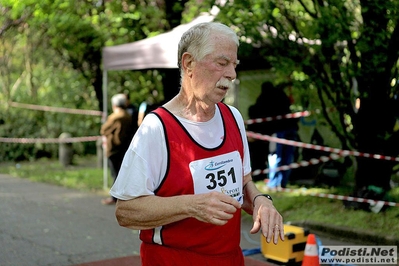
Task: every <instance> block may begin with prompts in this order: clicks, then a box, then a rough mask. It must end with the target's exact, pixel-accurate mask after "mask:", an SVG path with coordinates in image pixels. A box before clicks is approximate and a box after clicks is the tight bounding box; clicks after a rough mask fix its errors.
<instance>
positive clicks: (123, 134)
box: [100, 93, 134, 205]
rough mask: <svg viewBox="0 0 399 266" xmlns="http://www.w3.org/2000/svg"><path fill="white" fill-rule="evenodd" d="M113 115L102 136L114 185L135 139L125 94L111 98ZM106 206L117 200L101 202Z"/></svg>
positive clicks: (110, 116) (110, 198) (109, 117)
mask: <svg viewBox="0 0 399 266" xmlns="http://www.w3.org/2000/svg"><path fill="white" fill-rule="evenodd" d="M111 105H112V113H111V114H110V115H109V116H108V118H107V120H106V121H105V123H104V124H103V125H102V126H101V129H100V134H101V135H102V136H105V138H106V140H107V141H106V156H107V158H108V166H109V168H110V172H111V176H112V179H113V183H115V180H116V178H117V176H118V173H119V170H120V168H121V164H122V160H123V156H124V155H125V152H126V150H127V149H128V147H129V144H130V142H131V140H132V138H133V134H134V126H133V121H132V117H131V115H130V114H129V113H128V112H127V111H126V106H127V98H126V95H125V94H123V93H120V94H116V95H114V96H112V98H111ZM101 203H102V204H104V205H114V204H115V203H116V198H114V197H108V198H105V199H103V200H102V201H101Z"/></svg>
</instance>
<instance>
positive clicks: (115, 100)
mask: <svg viewBox="0 0 399 266" xmlns="http://www.w3.org/2000/svg"><path fill="white" fill-rule="evenodd" d="M126 100H127V99H126V95H125V94H123V93H118V94H115V95H114V96H112V98H111V104H112V106H116V107H121V108H126V104H127V102H126Z"/></svg>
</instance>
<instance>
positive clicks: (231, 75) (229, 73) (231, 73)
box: [224, 64, 237, 80]
mask: <svg viewBox="0 0 399 266" xmlns="http://www.w3.org/2000/svg"><path fill="white" fill-rule="evenodd" d="M224 77H225V78H226V79H228V80H235V79H236V77H237V73H236V68H235V66H234V65H233V64H229V66H228V67H227V70H226V73H225V75H224Z"/></svg>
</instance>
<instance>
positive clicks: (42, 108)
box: [9, 102, 103, 116]
mask: <svg viewBox="0 0 399 266" xmlns="http://www.w3.org/2000/svg"><path fill="white" fill-rule="evenodd" d="M9 105H10V106H12V107H18V108H25V109H31V110H39V111H47V112H58V113H68V114H79V115H94V116H102V115H103V112H101V111H96V110H81V109H72V108H64V107H51V106H44V105H35V104H26V103H17V102H10V103H9Z"/></svg>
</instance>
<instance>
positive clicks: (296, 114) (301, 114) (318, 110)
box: [244, 108, 336, 125]
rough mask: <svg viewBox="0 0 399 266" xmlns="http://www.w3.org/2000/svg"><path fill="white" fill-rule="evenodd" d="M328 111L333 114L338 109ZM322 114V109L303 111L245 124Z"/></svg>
mask: <svg viewBox="0 0 399 266" xmlns="http://www.w3.org/2000/svg"><path fill="white" fill-rule="evenodd" d="M326 110H327V112H331V111H333V110H336V108H327V109H326ZM320 112H321V110H320V109H316V110H314V111H302V112H295V113H291V114H285V115H277V116H270V117H265V118H255V119H248V120H246V121H244V122H245V124H247V125H251V124H256V123H263V122H269V121H273V120H282V119H289V118H298V117H306V116H310V115H311V114H312V113H316V114H319V113H320Z"/></svg>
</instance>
